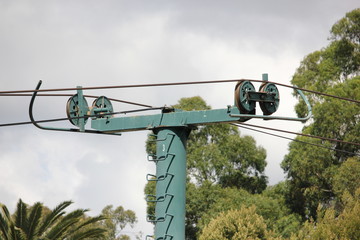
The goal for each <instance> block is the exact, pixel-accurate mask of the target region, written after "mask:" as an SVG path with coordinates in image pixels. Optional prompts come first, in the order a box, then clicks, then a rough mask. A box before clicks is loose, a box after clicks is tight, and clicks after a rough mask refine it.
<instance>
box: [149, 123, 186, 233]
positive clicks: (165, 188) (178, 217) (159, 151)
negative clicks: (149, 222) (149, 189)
mask: <svg viewBox="0 0 360 240" xmlns="http://www.w3.org/2000/svg"><path fill="white" fill-rule="evenodd" d="M154 132H155V134H156V135H157V144H156V155H157V160H156V161H155V162H156V178H157V179H158V181H156V206H155V219H154V220H155V221H154V222H155V239H156V240H165V239H168V240H169V239H185V187H186V141H187V138H188V136H189V133H190V129H189V128H186V127H169V128H156V129H155V130H154Z"/></svg>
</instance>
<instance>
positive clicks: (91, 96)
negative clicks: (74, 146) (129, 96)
mask: <svg viewBox="0 0 360 240" xmlns="http://www.w3.org/2000/svg"><path fill="white" fill-rule="evenodd" d="M0 96H14V97H28V96H30V97H31V96H32V94H26V93H8V94H0ZM36 96H42V97H72V96H74V95H73V94H46V93H40V94H37V95H36ZM83 96H84V97H89V98H98V97H99V96H94V95H83ZM108 99H109V100H110V101H114V102H120V103H125V104H130V105H136V106H140V107H150V108H151V107H152V106H150V105H147V104H142V103H136V102H130V101H125V100H120V99H117V98H108Z"/></svg>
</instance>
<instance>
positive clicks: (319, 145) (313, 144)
mask: <svg viewBox="0 0 360 240" xmlns="http://www.w3.org/2000/svg"><path fill="white" fill-rule="evenodd" d="M231 125H234V126H236V127H240V128H243V129H247V130H251V131H255V132H259V133H263V134H267V135H270V136H274V137H278V138H283V139H287V140H290V141H294V142H299V143H303V144H308V145H312V146H315V147H320V148H325V149H328V150H332V151H337V152H342V153H346V154H349V155H357V156H360V154H358V153H353V152H349V151H346V150H341V149H335V148H331V147H327V146H324V145H321V144H316V143H310V142H305V141H301V140H298V139H293V138H289V137H285V136H281V135H277V134H273V133H269V132H265V131H261V130H258V129H253V128H249V127H245V126H241V125H238V124H234V123H231Z"/></svg>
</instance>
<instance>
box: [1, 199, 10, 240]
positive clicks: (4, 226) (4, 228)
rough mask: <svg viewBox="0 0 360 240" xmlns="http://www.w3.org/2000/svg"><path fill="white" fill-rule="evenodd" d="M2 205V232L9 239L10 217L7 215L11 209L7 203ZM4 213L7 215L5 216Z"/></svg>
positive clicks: (6, 239)
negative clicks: (7, 206) (8, 208)
mask: <svg viewBox="0 0 360 240" xmlns="http://www.w3.org/2000/svg"><path fill="white" fill-rule="evenodd" d="M0 206H1V210H2V212H0V230H1V232H2V235H3V237H4V239H5V240H9V224H8V221H9V219H8V217H7V214H8V213H9V211H8V210H7V208H6V206H5V205H2V204H1V205H0ZM3 215H5V217H4V216H3ZM0 236H1V235H0ZM0 239H1V238H0Z"/></svg>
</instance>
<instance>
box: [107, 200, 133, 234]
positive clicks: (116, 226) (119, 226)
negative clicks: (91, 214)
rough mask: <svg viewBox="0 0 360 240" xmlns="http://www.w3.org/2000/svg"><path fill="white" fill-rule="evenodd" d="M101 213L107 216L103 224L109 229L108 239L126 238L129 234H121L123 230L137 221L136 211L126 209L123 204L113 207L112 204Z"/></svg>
mask: <svg viewBox="0 0 360 240" xmlns="http://www.w3.org/2000/svg"><path fill="white" fill-rule="evenodd" d="M101 214H102V215H103V216H104V217H105V219H104V220H102V221H101V222H100V223H101V226H102V227H103V228H104V229H106V230H107V232H106V235H105V238H106V239H107V240H125V239H130V238H129V237H128V236H126V235H124V234H121V231H122V230H123V229H124V228H125V227H126V226H127V225H130V227H134V224H135V223H136V222H137V219H136V215H135V212H134V211H132V210H125V209H124V208H123V207H122V206H118V207H117V208H115V209H113V206H112V205H108V206H106V207H104V208H103V210H102V211H101Z"/></svg>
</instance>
